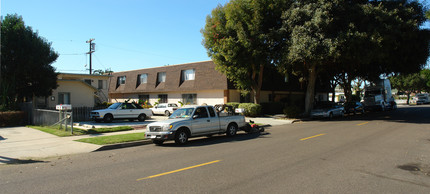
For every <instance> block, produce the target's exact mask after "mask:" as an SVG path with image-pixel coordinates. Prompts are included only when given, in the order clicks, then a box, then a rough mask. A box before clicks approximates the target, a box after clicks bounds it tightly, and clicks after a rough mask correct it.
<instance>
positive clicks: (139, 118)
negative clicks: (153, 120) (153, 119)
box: [137, 114, 146, 122]
mask: <svg viewBox="0 0 430 194" xmlns="http://www.w3.org/2000/svg"><path fill="white" fill-rule="evenodd" d="M145 119H146V115H145V114H140V115H139V116H138V117H137V120H139V121H140V122H143V121H145Z"/></svg>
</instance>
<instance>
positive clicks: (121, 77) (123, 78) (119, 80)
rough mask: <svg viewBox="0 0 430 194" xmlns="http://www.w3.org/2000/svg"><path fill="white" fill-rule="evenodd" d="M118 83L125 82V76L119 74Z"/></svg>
mask: <svg viewBox="0 0 430 194" xmlns="http://www.w3.org/2000/svg"><path fill="white" fill-rule="evenodd" d="M118 84H119V85H122V84H125V76H119V77H118Z"/></svg>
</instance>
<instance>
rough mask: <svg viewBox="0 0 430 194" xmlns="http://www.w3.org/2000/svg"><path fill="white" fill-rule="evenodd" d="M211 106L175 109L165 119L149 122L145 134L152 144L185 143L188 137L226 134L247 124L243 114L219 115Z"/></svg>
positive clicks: (231, 133) (233, 132)
mask: <svg viewBox="0 0 430 194" xmlns="http://www.w3.org/2000/svg"><path fill="white" fill-rule="evenodd" d="M221 115H223V114H219V113H217V112H216V111H215V109H214V107H213V106H187V107H183V108H180V109H178V110H176V111H175V112H174V113H173V114H172V115H171V116H170V117H169V119H167V120H164V121H159V122H155V123H151V124H149V125H148V126H147V127H146V132H145V136H146V138H147V139H152V142H153V143H154V144H157V145H160V144H163V142H164V141H166V140H175V142H176V144H185V143H187V141H188V138H190V137H197V136H210V135H213V134H222V133H226V134H227V135H228V136H234V135H236V132H237V131H238V130H239V129H241V128H243V127H246V126H247V123H246V122H245V117H244V116H243V115H231V114H224V115H225V116H221Z"/></svg>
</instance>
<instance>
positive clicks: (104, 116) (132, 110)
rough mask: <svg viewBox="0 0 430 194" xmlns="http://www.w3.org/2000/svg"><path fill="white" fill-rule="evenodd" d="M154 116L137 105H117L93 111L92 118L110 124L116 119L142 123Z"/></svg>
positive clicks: (119, 103)
mask: <svg viewBox="0 0 430 194" xmlns="http://www.w3.org/2000/svg"><path fill="white" fill-rule="evenodd" d="M151 116H152V111H151V110H149V109H144V108H142V107H141V106H139V105H138V104H135V103H121V102H118V103H115V104H112V105H111V106H109V107H108V108H107V109H102V110H93V111H91V113H90V117H91V118H92V119H94V120H95V121H96V122H100V121H102V120H103V121H104V122H105V123H110V122H112V120H114V119H128V120H130V121H132V120H134V119H137V120H139V121H140V122H143V121H145V119H146V118H148V117H151Z"/></svg>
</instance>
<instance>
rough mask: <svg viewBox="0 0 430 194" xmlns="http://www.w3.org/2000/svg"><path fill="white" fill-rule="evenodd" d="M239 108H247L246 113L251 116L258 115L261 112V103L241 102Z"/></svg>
mask: <svg viewBox="0 0 430 194" xmlns="http://www.w3.org/2000/svg"><path fill="white" fill-rule="evenodd" d="M239 108H243V109H245V112H244V115H245V116H250V117H256V116H258V115H260V114H261V105H259V104H254V103H241V104H239Z"/></svg>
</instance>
